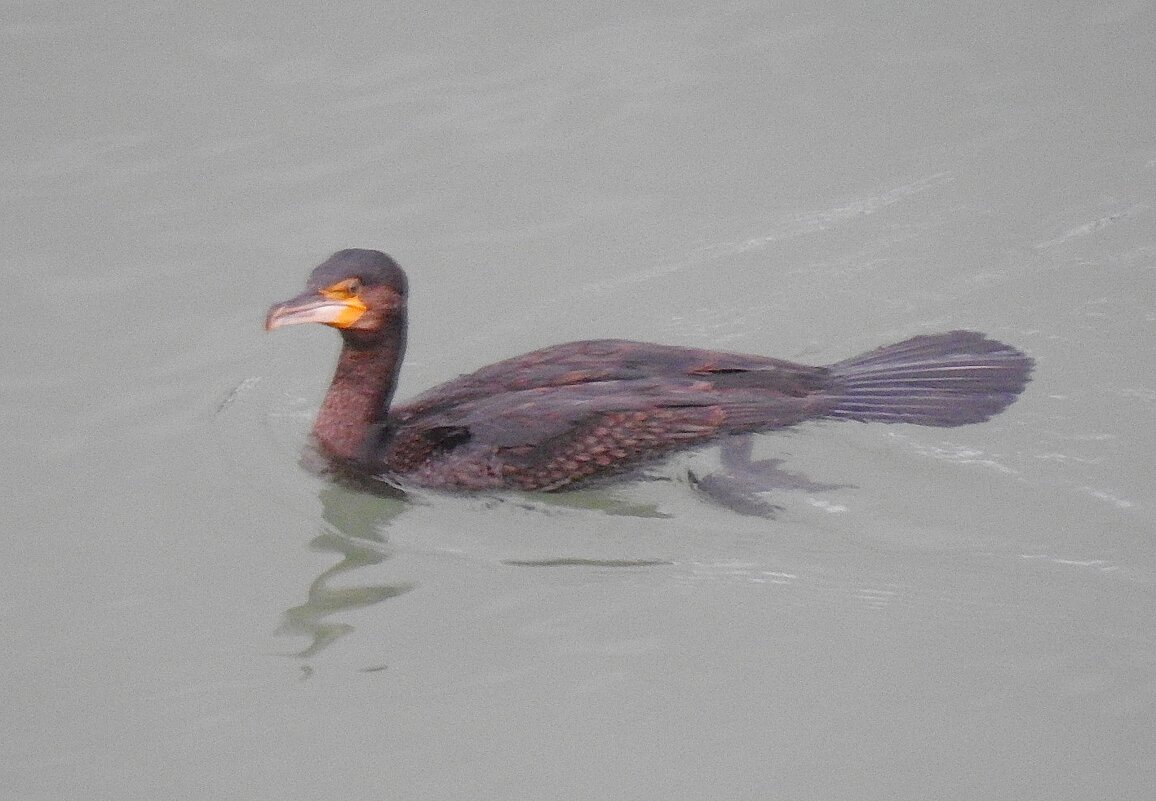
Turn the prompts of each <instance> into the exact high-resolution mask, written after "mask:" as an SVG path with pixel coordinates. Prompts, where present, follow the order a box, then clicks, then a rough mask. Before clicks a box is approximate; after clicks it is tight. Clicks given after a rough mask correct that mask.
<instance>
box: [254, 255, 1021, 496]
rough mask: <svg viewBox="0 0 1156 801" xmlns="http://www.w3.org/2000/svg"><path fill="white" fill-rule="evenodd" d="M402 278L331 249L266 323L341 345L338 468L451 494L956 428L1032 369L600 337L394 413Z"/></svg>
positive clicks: (990, 353)
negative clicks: (853, 432) (746, 450)
mask: <svg viewBox="0 0 1156 801" xmlns="http://www.w3.org/2000/svg"><path fill="white" fill-rule="evenodd" d="M406 294H407V281H406V278H405V274H404V273H403V272H402V271H401V268H399V267H398V266H397V265H396V263H394V262H393V260H392V259H390V258H389V257H388V256H386V255H385V254H383V253H379V252H377V251H369V250H345V251H340V252H338V253H336V254H334V255H333V256H332V257H331V258H330V259H329V260H328V261H326V262H325V263H323V264H322V265H320V266H319V267H317V268H316V269H315V270H314V271H313V274H312V275H311V277H310V280H309V283H308V286H307V289H306V292H305V293H303V294H302V295H300V296H298V297H297V298H294V299H292V300H290V301H286V302H285V303H281V304H277V305H275V306H274V307H272V308H271V309H270V310H269V314H268V316H267V318H266V328H267V329H273V328H277V327H280V326H282V325H290V324H295V323H304V322H320V323H324V324H326V325H330V326H333V327H335V328H337V329H338V330H340V331H341V333H342V336H343V339H344V346H343V348H342V352H341V355H340V357H339V359H338V365H337V370H336V372H335V374H334V378H333V382H332V384H331V385H330V389H329V392H328V393H327V395H326V398H325V400H324V402H323V403H322V406H321V409H320V411H319V412H318V416H317V420H316V422H315V424H314V429H313V433H314V437H315V438H316V441H317V443H318V445H319V447H320V449H321V451H322V452H323V453H324V454H325V455H326V456H327V457H328V458H329V459H330V461H331V462H332V463H334V464H335V465H337V466H340V467H341V468H342V469H343V470H353V471H355V472H358V473H361V474H366V475H371V476H375V477H379V478H383V479H386V480H390V481H393V482H396V483H400V484H402V485H405V484H413V485H418V486H424V487H434V488H440V489H450V490H485V489H520V490H547V491H548V490H557V489H561V488H564V487H569V486H573V485H575V484H578V483H580V482H583V481H587V480H589V479H593V478H599V477H602V476H609V475H613V474H616V473H620V472H622V471H624V470H628V469H631V468H634V467H636V466H639V465H642V464H646V463H649V462H652V461H655V460H658V459H661V458H663V457H665V456H667V455H669V454H671V453H672V452H674V451H677V450H681V449H685V448H689V447H694V446H697V445H701V444H704V443H708V442H710V441H712V440H717V439H720V438H724V437H727V436H732V435H738V434H747V433H752V432H758V431H770V430H774V429H778V428H784V427H786V426H791V425H795V424H797V423H799V422H802V421H804V420H809V419H821V418H832V419H853V420H860V421H881V422H907V423H915V424H920V425H932V426H956V425H964V424H967V423H973V422H980V421H983V420H986V419H988V418H990V417H991V416H993V415H995V414H998V413H999V412H1000V411H1002V410H1003V409H1005V408H1006V407H1007V406H1008V405H1009V404H1011V403H1012V402H1013V401H1014V400H1015V398H1016V396H1017V395H1018V394H1019V393H1020V392H1021V391H1022V390H1023V387H1024V385H1025V384H1026V382H1027V380H1028V377H1029V374H1030V371H1031V369H1032V364H1033V363H1032V360H1031V359H1030V358H1029V357H1027V356H1025V355H1024V354H1023V353H1021V352H1020V351H1018V350H1016V349H1015V348H1011V347H1009V346H1007V345H1004V344H1002V343H1000V342H996V341H994V340H991V339H988V338H986V337H984V336H983V335H982V334H979V333H976V332H972V331H951V332H946V333H943V334H934V335H926V336H918V337H914V338H912V339H909V340H906V341H904V342H900V343H898V344H896V345H891V346H887V347H883V348H879V349H877V350H874V351H871V352H869V353H866V354H863V355H861V356H858V357H854V358H852V359H847V360H845V361H842V362H838V363H836V364H832V365H828V366H823V367H813V366H807V365H802V364H795V363H792V362H788V361H783V360H780V359H773V358H768V357H764V356H754V355H744V354H737V353H727V352H722V351H713V350H704V349H698V348H684V347H677V346H672V345H659V344H653V343H646V342H632V341H627V340H617V339H606V340H587V341H581V342H570V343H567V344H563V345H555V346H552V347H548V348H543V349H541V350H536V351H532V352H530V353H525V354H522V355H521V356H516V357H514V358H511V359H506V360H505V361H501V362H497V363H495V364H491V365H489V366H487V367H483V368H481V369H480V370H477V371H476V372H473V373H470V374H468V375H463V376H460V377H458V378H455V379H453V380H451V381H448V382H446V383H444V384H441V385H439V386H437V387H434V388H432V389H430V390H427V391H426V392H424V393H422V394H420V395H418V396H417V397H416V398H413V399H412V400H410V401H408V402H406V403H404V404H400V405H396V406H393V405H392V397H393V390H394V387H395V386H396V381H397V375H398V370H399V368H400V365H401V360H402V357H403V355H404V350H405V335H406V330H405V328H406V317H405V315H406V309H405V300H406Z"/></svg>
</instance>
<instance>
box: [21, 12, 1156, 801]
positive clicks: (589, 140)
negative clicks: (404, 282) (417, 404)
mask: <svg viewBox="0 0 1156 801" xmlns="http://www.w3.org/2000/svg"><path fill="white" fill-rule="evenodd" d="M1019 5H1020V4H1006V3H997V2H964V3H957V4H952V5H950V7H948V6H947V5H946V4H943V7H941V8H936V7H928V6H927V4H921V3H907V4H905V3H891V4H878V7H877V8H875V9H874V10H870V9H864V8H863V7H862V5H861V4H856V3H819V4H816V3H811V2H806V3H794V4H791V3H774V4H771V3H755V2H747V3H741V2H740V3H725V2H719V3H709V4H690V3H683V4H658V3H636V2H628V3H598V2H581V1H580V2H574V3H568V4H566V5H565V6H564V7H560V8H549V7H547V6H544V5H542V4H538V3H474V4H451V3H436V2H434V3H423V4H420V7H417V6H415V7H414V8H413V9H412V10H396V11H391V10H385V8H384V7H383V5H382V4H380V3H345V4H337V5H333V4H326V5H324V6H322V5H320V4H319V5H318V6H316V7H314V8H312V9H308V8H301V7H300V6H296V5H294V6H292V8H291V9H290V7H289V6H285V5H283V4H277V3H269V2H253V3H242V4H237V3H215V4H214V3H208V4H199V5H196V6H189V7H188V8H185V9H181V10H178V9H177V7H176V6H174V5H171V4H149V3H124V2H109V3H101V4H56V3H31V2H14V3H7V4H5V8H4V13H3V21H2V23H0V44H2V51H3V53H4V55H3V56H2V59H3V63H4V65H5V70H4V81H3V104H4V115H3V123H2V125H3V127H4V128H5V129H6V132H7V133H6V136H5V147H4V149H3V153H2V155H0V198H2V199H3V204H4V219H5V226H4V227H5V232H4V233H5V235H4V236H3V238H2V240H0V248H2V250H3V253H2V256H3V260H2V263H3V265H4V276H5V279H4V285H5V294H6V296H7V299H8V302H7V303H6V304H5V306H4V308H5V312H4V314H3V315H2V316H0V336H2V338H3V341H4V349H3V350H4V354H5V355H4V360H5V366H4V370H3V373H2V375H0V412H2V418H3V431H4V441H5V448H4V454H5V458H4V460H3V464H2V465H0V471H2V476H0V486H2V487H3V488H4V494H5V496H6V497H5V498H4V500H3V504H2V507H3V513H2V517H0V521H2V523H3V538H2V540H0V561H2V564H3V567H2V568H0V570H2V578H3V580H2V581H0V614H2V615H3V624H4V630H5V637H4V640H5V647H4V649H3V655H2V656H0V672H2V673H3V675H4V685H5V691H4V697H5V700H4V702H3V707H4V715H3V719H4V730H5V732H6V735H5V737H4V738H3V743H2V744H0V796H2V797H3V798H6V799H53V801H59V800H61V799H86V801H87V800H90V799H126V798H131V799H137V798H139V799H154V798H167V799H225V798H244V799H314V798H338V797H345V798H410V799H443V798H444V799H450V798H476V799H541V798H566V799H571V798H573V799H590V798H615V799H617V798H622V799H651V798H653V799H673V798H717V799H748V798H749V799H765V798H792V799H908V798H909V799H928V798H934V799H1025V798H1033V799H1034V798H1039V799H1081V800H1082V799H1101V798H1103V799H1149V798H1151V797H1152V792H1153V790H1152V787H1153V786H1156V731H1154V721H1156V715H1154V713H1156V709H1154V705H1156V615H1154V614H1153V613H1154V611H1156V525H1154V522H1156V521H1154V518H1156V515H1154V512H1153V509H1154V502H1153V496H1152V486H1153V480H1154V478H1156V476H1154V473H1156V471H1154V469H1153V459H1152V454H1153V452H1154V451H1156V426H1154V424H1153V423H1154V415H1153V413H1154V411H1156V378H1154V377H1153V376H1154V375H1156V347H1153V337H1152V333H1153V324H1154V321H1156V310H1154V303H1153V301H1154V299H1156V236H1154V231H1156V93H1154V90H1153V75H1154V74H1156V72H1154V67H1156V62H1154V61H1153V56H1152V52H1153V43H1154V41H1156V5H1154V4H1153V3H1151V2H1129V1H1128V0H1121V1H1120V2H1104V3H1086V4H1075V3H1061V2H1051V3H1033V4H1030V5H1024V7H1023V8H1022V9H1021V8H1019ZM1009 6H1010V7H1009ZM349 246H359V247H377V248H382V249H385V250H388V251H389V252H391V253H392V254H393V255H395V256H396V257H397V258H398V259H399V260H400V261H401V262H402V264H403V265H405V266H407V267H408V269H409V272H410V277H411V282H412V314H411V319H412V332H411V346H410V358H409V360H408V362H407V365H406V368H405V370H404V373H403V377H402V381H403V385H402V388H401V395H402V396H405V395H408V394H413V393H416V392H417V391H419V390H421V389H423V388H425V387H427V386H430V385H431V384H433V383H435V382H437V381H440V380H443V379H446V378H449V377H452V376H453V375H456V374H457V373H459V372H462V371H465V370H468V369H471V368H473V367H476V366H479V365H481V364H484V363H487V362H490V361H493V360H496V359H498V358H500V357H505V356H508V355H512V354H514V353H516V352H519V351H522V350H525V349H529V348H533V347H538V346H542V345H546V344H551V343H554V342H559V341H564V340H567V339H572V338H583V337H600V336H622V337H631V338H637V339H646V340H659V341H665V342H672V343H681V344H694V345H705V346H713V347H719V348H727V349H733V350H741V351H750V352H755V353H764V354H768V355H776V356H783V357H788V358H796V359H800V360H806V361H811V362H815V363H823V362H828V361H834V360H837V359H839V358H842V357H845V356H848V355H850V354H853V353H855V352H858V351H860V350H865V349H867V348H870V347H874V346H876V345H879V344H883V343H886V342H889V341H894V340H897V339H900V338H902V337H906V336H909V335H912V334H917V333H921V332H928V331H937V330H944V329H949V328H976V329H979V330H983V331H986V332H989V333H991V334H992V335H994V336H997V337H999V338H1001V339H1004V340H1006V341H1008V342H1011V343H1014V344H1016V345H1018V346H1021V347H1023V348H1025V349H1026V350H1028V351H1029V352H1031V353H1032V354H1033V355H1034V356H1035V357H1036V359H1037V360H1038V361H1039V369H1038V371H1037V375H1036V379H1035V381H1034V383H1032V384H1031V386H1030V388H1029V390H1028V392H1027V393H1026V394H1025V395H1024V397H1023V398H1022V399H1021V401H1020V402H1019V403H1018V404H1017V405H1016V406H1014V407H1013V408H1012V409H1011V410H1010V411H1009V412H1008V413H1006V414H1004V415H1002V416H1001V417H999V418H997V419H996V420H994V421H992V422H991V423H988V424H985V425H980V426H973V427H968V428H963V429H955V430H936V429H920V428H912V427H887V426H861V425H849V424H844V425H837V424H822V425H818V424H816V425H809V426H806V427H803V428H800V429H799V430H797V431H794V432H792V433H789V434H784V435H779V436H767V437H763V438H761V439H760V441H759V444H758V449H759V453H760V454H762V455H765V456H768V457H779V458H784V459H785V460H786V461H785V464H784V466H785V467H786V468H787V469H789V470H792V471H794V472H798V473H801V474H804V475H806V476H807V477H808V478H810V479H811V480H814V481H819V482H827V483H833V484H846V485H850V486H847V487H844V488H842V489H836V490H829V491H824V492H817V491H807V490H794V491H784V492H782V493H779V494H778V495H776V496H775V497H774V499H773V500H774V501H775V502H776V503H779V504H780V505H782V506H783V507H784V511H783V512H782V513H780V515H779V517H778V519H776V520H773V521H767V520H762V519H755V518H750V517H743V516H740V515H737V514H735V513H733V512H731V511H728V510H726V509H722V508H719V507H716V506H714V505H712V504H710V503H709V502H707V501H705V500H704V499H703V498H701V497H700V496H699V495H698V494H697V493H696V492H695V491H694V490H693V489H692V488H691V487H689V486H688V485H687V482H686V479H685V476H686V473H687V470H688V469H695V470H704V469H709V467H710V465H711V463H712V459H713V458H714V457H713V456H712V455H711V454H710V453H709V452H707V453H704V454H699V455H695V456H692V457H688V458H686V459H681V460H677V461H676V462H675V463H674V464H672V465H669V466H667V467H665V468H664V470H663V471H662V474H663V475H665V476H666V477H668V478H671V479H673V480H671V481H660V482H639V483H635V484H629V485H626V486H623V487H620V488H617V489H616V490H614V491H613V492H612V493H609V492H602V493H594V494H592V495H589V496H583V497H582V498H579V499H573V501H572V502H571V503H568V504H566V505H558V504H555V503H548V502H545V501H543V500H539V499H532V498H531V499H528V500H510V499H495V498H472V499H471V498H465V499H463V498H452V497H442V496H437V495H428V496H421V497H418V498H415V499H413V501H411V502H409V503H402V502H399V501H392V500H386V499H377V498H370V497H365V496H358V495H355V494H352V493H350V492H348V491H345V490H341V489H337V488H334V487H331V486H329V485H327V484H326V483H325V482H324V481H322V480H320V479H318V478H316V477H314V476H313V475H311V474H309V473H308V472H306V471H304V470H303V469H302V468H301V467H300V466H299V465H298V463H297V459H298V454H299V452H300V450H301V448H302V446H303V444H304V442H305V436H306V433H307V431H308V427H309V422H310V419H311V416H312V413H313V411H314V410H315V409H316V407H317V404H318V402H319V400H320V397H321V394H322V392H323V389H324V386H325V384H326V382H327V380H328V377H329V372H330V370H331V365H332V360H333V357H334V355H335V353H336V348H337V342H336V337H335V336H334V335H333V333H332V332H331V331H328V330H325V329H322V328H319V327H318V328H310V329H304V328H303V329H291V330H288V331H285V332H278V333H277V334H276V335H270V336H266V335H264V334H263V333H262V331H261V327H260V323H261V319H262V316H263V314H264V310H265V308H266V307H267V306H268V305H269V304H270V303H271V302H273V301H276V300H280V299H282V298H285V297H288V296H290V295H292V294H295V293H296V292H297V291H298V290H299V288H300V286H301V284H302V281H303V279H304V276H305V274H306V272H307V270H308V269H309V268H310V267H312V266H313V265H314V264H315V263H317V262H318V261H320V260H321V259H323V258H324V257H325V256H326V255H327V254H328V253H329V252H331V251H333V250H336V249H338V248H341V247H349Z"/></svg>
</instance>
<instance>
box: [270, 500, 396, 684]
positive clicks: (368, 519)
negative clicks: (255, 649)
mask: <svg viewBox="0 0 1156 801" xmlns="http://www.w3.org/2000/svg"><path fill="white" fill-rule="evenodd" d="M399 495H400V493H399ZM318 497H319V500H320V501H321V506H322V518H323V519H324V521H325V523H326V527H325V531H323V532H322V533H321V534H319V535H318V536H316V537H315V538H314V539H313V540H312V541H311V542H310V543H309V547H310V549H312V550H314V551H320V552H323V553H333V554H336V555H338V556H339V557H341V559H340V561H339V562H337V563H336V564H335V565H333V566H332V567H329V568H326V569H325V570H324V571H322V572H321V574H320V575H318V576H317V578H315V579H314V580H313V581H312V582H311V583H310V584H309V590H308V593H307V599H306V601H305V603H303V604H300V605H298V606H294V607H292V608H290V609H287V610H285V613H284V615H283V618H282V623H281V626H280V627H279V628H278V630H277V633H278V634H281V635H291V636H301V637H305V638H307V639H308V640H309V644H308V645H307V646H305V648H303V649H301V650H300V651H297V652H295V653H294V656H298V657H302V658H308V657H312V656H316V655H317V654H318V653H320V652H321V651H322V650H324V649H325V648H327V647H328V646H329V645H330V644H331V643H333V642H334V641H335V640H337V639H338V638H339V637H342V636H343V635H345V634H348V633H349V632H350V631H352V630H353V626H352V625H350V624H349V623H341V622H336V621H333V620H330V619H329V618H330V617H331V616H332V615H335V614H337V613H340V612H346V611H350V610H353V609H361V608H363V607H366V606H372V605H373V604H377V603H381V602H382V601H385V600H388V599H390V598H395V597H397V596H398V595H403V594H405V593H407V592H409V591H410V590H412V589H413V588H414V586H415V585H414V584H412V583H410V582H405V581H398V582H394V583H391V584H366V585H361V586H348V587H347V586H342V587H334V586H332V585H331V580H332V579H334V578H336V577H337V576H340V575H341V574H343V573H348V572H349V571H352V570H356V569H358V568H364V567H369V566H371V565H376V564H380V563H381V562H384V561H386V560H387V559H390V558H391V557H392V553H391V551H390V548H389V545H388V544H387V542H386V539H385V537H384V536H382V534H381V533H380V531H379V529H380V527H381V526H382V525H383V524H384V523H387V522H388V521H389V520H391V519H392V518H393V517H395V516H396V515H398V514H399V513H401V512H402V511H403V510H404V509H405V508H406V507H405V504H404V503H403V502H401V501H400V500H399V499H389V498H383V497H381V495H380V494H377V495H367V494H363V493H359V492H356V491H354V490H352V489H349V488H346V487H343V486H340V485H327V486H325V487H323V488H322V489H321V491H320V492H319V493H318ZM306 675H308V671H307V674H306Z"/></svg>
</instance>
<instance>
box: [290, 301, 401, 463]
mask: <svg viewBox="0 0 1156 801" xmlns="http://www.w3.org/2000/svg"><path fill="white" fill-rule="evenodd" d="M342 335H343V339H344V340H345V344H344V346H343V347H342V348H341V355H340V356H339V357H338V359H337V370H336V371H335V372H334V374H333V381H332V383H331V384H330V385H329V392H328V393H326V395H325V400H324V401H322V403H321V409H320V410H319V411H318V412H317V419H316V421H314V423H313V436H314V437H316V439H317V442H318V444H319V445H320V446H321V449H322V450H323V451H324V452H325V453H326V455H328V456H330V457H335V458H337V459H338V460H340V461H342V462H349V463H363V462H366V461H367V460H369V459H370V458H371V457H372V452H371V444H370V442H369V438H370V436H371V435H374V434H376V432H377V431H378V430H379V428H378V427H377V426H376V425H375V424H377V423H380V422H383V421H384V420H385V419H386V417H387V415H388V414H389V404H390V401H392V400H393V391H394V389H395V388H396V387H397V374H398V371H399V370H400V369H401V360H402V357H403V356H404V355H405V318H404V316H401V315H399V316H398V317H395V318H394V319H392V320H390V321H389V322H388V323H387V329H386V330H384V331H381V332H379V333H378V334H377V335H375V336H374V337H373V339H372V340H371V341H365V340H363V339H361V338H360V336H359V334H358V333H357V332H342Z"/></svg>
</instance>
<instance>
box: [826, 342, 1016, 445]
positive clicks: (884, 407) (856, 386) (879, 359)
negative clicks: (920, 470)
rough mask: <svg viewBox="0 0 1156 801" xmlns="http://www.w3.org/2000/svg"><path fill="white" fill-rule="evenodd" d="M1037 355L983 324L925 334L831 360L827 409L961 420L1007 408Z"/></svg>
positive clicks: (866, 417) (832, 413)
mask: <svg viewBox="0 0 1156 801" xmlns="http://www.w3.org/2000/svg"><path fill="white" fill-rule="evenodd" d="M1033 364H1034V362H1033V361H1032V359H1031V357H1029V356H1026V355H1024V354H1023V353H1021V352H1020V351H1018V350H1016V349H1015V348H1013V347H1011V346H1009V345H1005V344H1003V343H1002V342H996V341H995V340H992V339H987V338H986V337H985V336H984V335H983V334H979V333H976V332H975V331H949V332H947V333H945V334H932V335H929V336H918V337H913V338H911V339H908V340H905V341H903V342H899V343H897V344H895V345H888V346H886V347H882V348H877V349H876V350H873V351H870V352H868V353H864V354H862V355H861V356H855V357H854V358H851V359H845V360H843V361H841V362H837V363H835V364H832V365H830V366H829V367H828V368H827V369H828V370H829V371H830V373H829V376H828V384H827V387H826V389H825V392H824V394H825V395H827V396H828V399H829V404H830V405H829V406H828V409H827V411H826V414H825V416H826V417H834V418H838V419H843V420H861V421H864V422H884V423H915V424H917V425H924V426H961V425H966V424H968V423H979V422H982V421H984V420H987V419H988V418H990V417H992V416H993V415H996V414H999V413H1000V412H1002V411H1003V410H1004V409H1006V408H1007V407H1008V406H1009V405H1011V403H1012V401H1014V400H1015V399H1016V396H1018V395H1019V394H1020V392H1022V391H1023V388H1024V386H1025V385H1026V384H1027V382H1028V377H1029V375H1030V373H1031V371H1032V366H1033Z"/></svg>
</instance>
